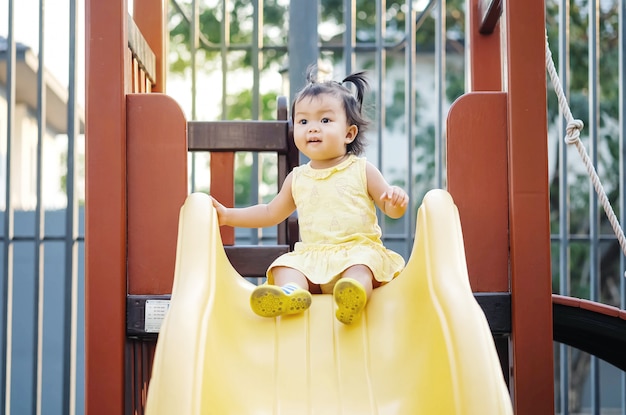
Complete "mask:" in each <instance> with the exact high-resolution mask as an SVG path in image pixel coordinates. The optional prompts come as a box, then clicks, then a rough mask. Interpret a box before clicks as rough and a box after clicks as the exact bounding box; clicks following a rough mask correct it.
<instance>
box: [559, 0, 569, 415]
mask: <svg viewBox="0 0 626 415" xmlns="http://www.w3.org/2000/svg"><path fill="white" fill-rule="evenodd" d="M558 45H559V78H560V79H561V82H562V83H563V90H564V91H565V93H566V94H567V95H569V68H570V66H569V65H570V63H569V0H565V1H562V2H561V4H560V7H559V40H558ZM559 112H560V110H559ZM559 119H561V120H562V121H561V122H560V123H559V125H558V137H557V140H560V141H559V146H558V148H559V154H558V157H559V189H560V191H559V275H560V280H559V292H560V293H561V294H563V295H569V289H570V284H569V282H570V281H569V279H570V268H569V252H570V248H569V239H568V235H569V232H570V226H569V225H570V224H569V209H568V206H569V186H568V180H567V148H568V146H567V144H565V142H564V141H563V139H562V137H565V131H566V121H565V119H564V118H563V117H562V116H561V117H560V118H559ZM559 349H560V354H559V363H560V367H559V372H560V378H561V383H560V385H559V391H560V393H559V399H560V405H561V413H562V414H563V415H567V414H569V351H570V349H569V347H568V346H566V345H564V344H561V345H560V346H559Z"/></svg>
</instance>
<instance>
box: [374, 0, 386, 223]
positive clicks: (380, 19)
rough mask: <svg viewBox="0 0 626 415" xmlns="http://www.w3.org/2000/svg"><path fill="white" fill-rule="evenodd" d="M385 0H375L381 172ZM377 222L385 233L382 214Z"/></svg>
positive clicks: (380, 165) (383, 149)
mask: <svg viewBox="0 0 626 415" xmlns="http://www.w3.org/2000/svg"><path fill="white" fill-rule="evenodd" d="M386 9H387V7H386V2H385V0H379V1H377V2H376V55H375V59H376V69H377V72H378V76H377V77H376V88H377V93H376V104H375V106H374V108H376V111H375V114H376V137H377V140H376V143H377V150H378V151H377V154H378V160H377V164H378V168H379V169H380V171H381V172H384V168H385V166H384V162H383V160H384V158H383V153H384V152H385V146H384V145H383V137H384V132H385V124H386V118H385V101H384V99H383V98H384V96H385V83H386V82H385V81H386V76H385V62H386V54H385V50H384V48H383V47H382V46H383V42H384V39H385V29H386V24H387V23H386V19H385V12H386ZM378 224H379V226H380V228H381V230H382V232H383V235H386V229H385V228H386V221H385V218H384V215H378Z"/></svg>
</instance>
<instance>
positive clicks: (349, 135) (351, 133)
mask: <svg viewBox="0 0 626 415" xmlns="http://www.w3.org/2000/svg"><path fill="white" fill-rule="evenodd" d="M358 133H359V127H357V126H356V125H355V124H352V125H351V126H350V127H348V131H346V142H347V143H351V142H353V141H354V139H355V138H356V136H357V134H358Z"/></svg>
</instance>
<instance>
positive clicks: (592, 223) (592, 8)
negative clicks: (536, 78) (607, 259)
mask: <svg viewBox="0 0 626 415" xmlns="http://www.w3.org/2000/svg"><path fill="white" fill-rule="evenodd" d="M599 7H600V4H599V1H598V0H593V1H590V2H589V29H588V30H589V31H588V33H589V43H588V47H589V52H588V53H589V56H588V59H589V75H588V76H589V80H588V81H589V152H590V158H591V162H592V164H593V166H594V167H595V168H596V169H597V165H598V142H597V136H598V128H599V116H600V112H599V93H600V90H599V73H598V70H599V59H600V58H599V53H598V50H599V44H598V42H599V38H600V36H599V23H600V17H599V16H600V13H599V12H600V10H599ZM599 227H600V219H599V217H598V198H597V195H596V193H595V191H594V189H593V185H592V184H591V183H590V185H589V237H590V239H591V244H590V246H589V267H590V281H589V286H590V293H589V297H590V299H591V300H592V301H599V298H600V278H599V272H600V258H599V249H600V247H599V241H598V234H599ZM590 359H591V368H590V381H591V411H592V413H593V414H594V415H599V414H600V363H599V361H598V358H597V357H595V356H591V357H590Z"/></svg>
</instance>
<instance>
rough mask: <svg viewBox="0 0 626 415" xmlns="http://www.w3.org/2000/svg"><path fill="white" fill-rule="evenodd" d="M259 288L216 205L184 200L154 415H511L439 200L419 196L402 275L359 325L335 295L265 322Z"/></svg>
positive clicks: (455, 227)
mask: <svg viewBox="0 0 626 415" xmlns="http://www.w3.org/2000/svg"><path fill="white" fill-rule="evenodd" d="M253 288H254V286H253V285H252V284H251V283H249V282H248V281H246V280H245V279H243V278H242V277H241V276H240V275H239V274H238V273H237V272H236V271H235V270H234V269H233V267H232V266H231V264H230V263H229V261H228V259H227V257H226V254H225V253H224V248H223V246H222V241H221V239H220V234H219V226H218V224H217V216H216V214H215V211H214V210H213V206H212V204H211V201H210V198H209V197H208V196H207V195H206V194H201V193H194V194H191V195H190V196H189V197H188V198H187V200H186V202H185V204H184V206H183V207H182V209H181V213H180V222H179V234H178V247H177V259H176V271H175V278H174V287H173V290H172V301H171V305H170V309H169V311H168V314H167V316H166V318H165V320H164V322H163V325H162V327H161V332H160V334H159V340H158V343H157V348H156V352H155V357H154V365H153V371H152V378H151V380H150V385H149V390H148V399H147V407H146V411H147V414H148V415H158V414H162V415H172V414H182V415H200V414H203V415H206V414H215V415H227V414H234V415H256V414H259V415H261V414H274V415H278V414H280V415H307V414H310V415H312V414H321V415H334V414H342V415H348V414H355V415H366V414H376V415H387V414H389V415H415V414H428V415H434V414H476V415H488V414H498V415H503V414H505V415H506V414H512V413H513V411H512V408H511V401H510V398H509V394H508V390H507V387H506V384H505V381H504V377H503V375H502V370H501V368H500V363H499V360H498V356H497V353H496V349H495V346H494V343H493V338H492V335H491V331H490V329H489V326H488V324H487V320H486V318H485V316H484V314H483V312H482V309H481V308H480V306H479V305H478V303H477V302H476V301H475V299H474V297H473V295H472V291H471V288H470V285H469V280H468V276H467V267H466V263H465V253H464V247H463V238H462V233H461V226H460V222H459V216H458V212H457V209H456V206H455V205H454V203H453V201H452V198H451V197H450V195H449V194H448V193H447V192H446V191H444V190H431V191H430V192H429V193H428V194H427V195H426V197H425V198H424V201H423V204H422V206H421V207H420V209H419V212H418V221H417V233H416V240H415V243H414V246H413V251H412V253H411V257H410V259H409V261H408V262H407V265H406V268H405V269H404V271H403V272H402V274H401V275H399V276H398V277H397V278H396V279H395V280H393V281H392V282H390V283H388V284H387V285H384V286H382V287H380V288H378V289H376V290H374V292H373V294H372V298H371V299H370V301H369V303H368V305H367V307H366V312H365V313H364V315H363V317H362V319H361V321H359V322H356V323H354V324H352V325H350V326H346V325H343V324H342V323H340V322H338V321H337V319H336V318H335V315H334V304H333V301H332V296H331V295H329V294H321V295H314V296H313V304H312V305H311V308H310V309H309V310H308V311H306V312H305V313H303V314H301V315H295V316H286V317H279V318H275V319H274V318H263V317H259V316H257V315H255V314H254V313H253V312H252V311H251V310H250V305H249V297H250V293H251V292H252V289H253Z"/></svg>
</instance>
